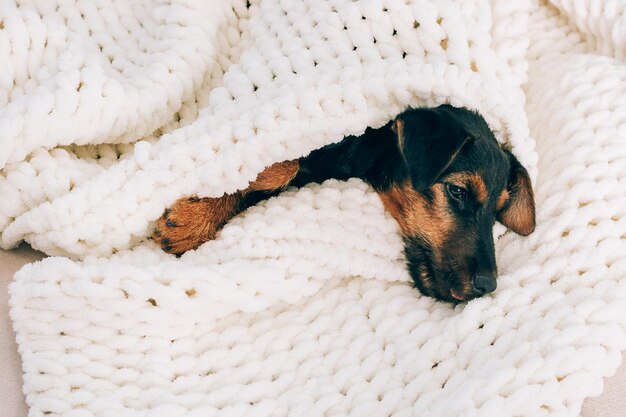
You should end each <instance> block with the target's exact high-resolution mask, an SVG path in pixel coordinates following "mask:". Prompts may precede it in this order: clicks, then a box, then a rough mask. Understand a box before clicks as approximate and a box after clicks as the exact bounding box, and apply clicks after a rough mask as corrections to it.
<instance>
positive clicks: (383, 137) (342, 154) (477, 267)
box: [153, 105, 535, 302]
mask: <svg viewBox="0 0 626 417" xmlns="http://www.w3.org/2000/svg"><path fill="white" fill-rule="evenodd" d="M330 178H335V179H339V180H345V179H348V178H361V179H362V180H364V181H365V182H367V183H368V184H370V185H371V186H372V188H374V190H376V192H377V193H378V195H379V196H380V198H381V200H382V202H383V205H384V206H385V209H386V210H387V211H388V212H389V213H390V214H391V216H393V218H394V219H395V220H396V221H397V222H398V224H399V225H400V229H401V230H402V235H403V238H404V244H405V255H406V259H407V263H408V267H409V271H410V274H411V277H412V278H413V280H414V281H415V284H416V286H417V288H419V290H420V291H421V292H422V293H423V294H425V295H428V296H432V297H435V298H437V299H439V300H443V301H451V302H459V301H464V300H469V299H472V298H475V297H479V296H481V295H484V294H487V293H489V292H491V291H493V290H494V289H495V288H496V275H497V268H496V259H495V251H494V241H493V226H494V223H495V221H496V220H498V221H499V222H500V223H502V224H504V225H505V226H506V227H508V228H509V229H511V230H512V231H514V232H516V233H518V234H520V235H524V236H526V235H528V234H530V233H532V231H533V230H534V228H535V205H534V198H533V190H532V187H531V183H530V179H529V177H528V173H527V172H526V169H524V167H522V166H521V165H520V163H519V162H518V160H517V159H516V158H515V157H514V156H513V154H511V153H510V152H509V151H508V150H505V149H503V148H501V147H500V146H499V144H498V142H497V141H496V139H495V138H494V136H493V133H492V132H491V130H490V129H489V127H488V126H487V123H486V122H485V120H484V119H483V118H482V117H481V116H480V115H478V114H477V113H475V112H473V111H470V110H467V109H463V108H456V107H452V106H449V105H443V106H439V107H437V108H421V109H410V110H407V111H405V112H404V113H402V114H400V115H399V116H398V117H397V118H396V119H395V120H393V121H391V122H389V123H388V124H387V125H385V126H383V127H381V128H379V129H370V128H368V129H367V130H366V131H365V133H364V134H363V135H362V136H359V137H354V136H349V137H347V138H345V139H344V140H343V141H342V142H340V143H337V144H333V145H329V146H326V147H323V148H321V149H319V150H316V151H313V152H312V153H311V154H309V155H308V156H307V157H304V158H301V159H299V160H294V161H286V162H281V163H278V164H274V165H272V166H270V167H269V168H267V169H266V170H265V171H263V172H262V173H260V174H259V176H258V177H257V178H256V180H255V181H254V182H252V183H251V184H250V186H249V187H248V188H247V189H246V190H243V191H240V192H238V193H235V194H230V195H225V196H223V197H221V198H197V197H191V198H186V199H181V200H178V201H177V202H176V203H175V204H174V205H173V206H172V208H171V209H169V210H166V212H165V214H164V215H163V217H162V218H161V219H159V221H158V226H157V229H156V230H155V232H154V235H153V238H154V239H155V240H156V241H157V242H158V243H159V244H161V246H162V247H163V250H165V251H166V252H169V253H174V254H181V253H183V252H185V251H187V250H190V249H194V248H196V247H198V246H199V245H200V244H202V243H203V242H206V241H207V240H210V239H213V238H215V236H216V233H217V231H218V230H219V229H220V228H221V227H222V226H223V225H224V224H225V223H226V222H227V221H228V220H229V219H231V218H232V217H233V216H234V215H236V214H237V213H239V212H241V211H242V210H244V209H245V208H247V207H249V206H251V205H253V204H255V203H257V202H258V201H260V200H263V199H265V198H268V197H270V196H272V195H275V194H277V193H279V192H280V191H281V190H283V189H284V188H286V187H287V186H289V185H291V186H296V187H301V186H303V185H306V184H308V183H311V182H317V183H320V182H323V181H325V180H327V179H330Z"/></svg>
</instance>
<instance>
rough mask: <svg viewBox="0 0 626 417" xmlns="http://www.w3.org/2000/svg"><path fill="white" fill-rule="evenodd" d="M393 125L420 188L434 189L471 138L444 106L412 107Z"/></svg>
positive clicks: (406, 161)
mask: <svg viewBox="0 0 626 417" xmlns="http://www.w3.org/2000/svg"><path fill="white" fill-rule="evenodd" d="M391 128H392V129H393V131H394V132H395V134H396V136H397V139H398V146H399V147H400V151H401V153H402V156H403V158H404V161H405V163H406V165H407V167H408V169H409V173H410V176H411V182H412V183H413V188H414V189H415V190H416V191H423V190H426V189H428V188H430V187H431V186H432V185H433V184H434V183H435V182H436V181H437V178H439V177H440V176H441V174H443V172H444V171H445V170H446V168H448V167H449V166H450V164H451V163H452V161H453V160H454V158H455V157H456V155H457V154H458V153H459V151H460V150H461V148H462V147H463V145H465V143H466V142H467V140H468V139H469V137H468V134H467V133H466V132H465V131H464V130H463V128H462V127H461V126H460V125H459V124H458V123H456V121H455V120H454V118H453V116H452V115H450V114H448V113H447V109H443V108H442V107H438V108H435V109H415V110H409V111H407V112H405V113H403V114H401V115H399V116H398V117H397V118H396V119H395V120H394V121H393V123H392V125H391Z"/></svg>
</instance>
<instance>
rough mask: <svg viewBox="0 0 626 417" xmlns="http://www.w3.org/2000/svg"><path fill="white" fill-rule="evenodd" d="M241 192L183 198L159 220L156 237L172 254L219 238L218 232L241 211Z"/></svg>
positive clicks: (154, 235) (164, 248) (154, 236)
mask: <svg viewBox="0 0 626 417" xmlns="http://www.w3.org/2000/svg"><path fill="white" fill-rule="evenodd" d="M240 201H241V194H240V193H235V194H226V195H224V196H222V197H220V198H200V199H198V198H181V199H179V200H177V201H176V202H175V203H174V205H173V206H172V207H171V208H170V209H169V210H167V211H166V213H165V214H164V215H163V216H162V217H161V218H160V219H159V220H158V221H157V228H156V230H155V232H154V234H153V236H152V238H153V239H154V240H155V241H156V242H157V243H158V244H160V245H161V247H162V248H163V250H165V251H166V252H170V253H183V252H186V251H188V250H192V249H196V248H197V247H198V246H200V245H201V244H203V243H204V242H206V241H209V240H212V239H215V236H216V235H217V232H218V231H219V230H220V229H221V228H222V226H224V224H225V223H226V222H228V221H229V220H230V219H231V218H232V217H233V216H235V215H236V214H237V213H238V212H239V209H238V206H239V202H240Z"/></svg>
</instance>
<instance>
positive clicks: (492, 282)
mask: <svg viewBox="0 0 626 417" xmlns="http://www.w3.org/2000/svg"><path fill="white" fill-rule="evenodd" d="M496 286H497V283H496V277H495V276H494V275H491V274H479V275H476V276H474V294H475V295H476V296H477V297H480V296H483V295H485V294H489V293H490V292H493V291H494V290H495V289H496Z"/></svg>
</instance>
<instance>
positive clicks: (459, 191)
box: [446, 182, 467, 201]
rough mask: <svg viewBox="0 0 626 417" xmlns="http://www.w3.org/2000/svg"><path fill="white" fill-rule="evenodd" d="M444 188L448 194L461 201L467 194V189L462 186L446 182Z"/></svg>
mask: <svg viewBox="0 0 626 417" xmlns="http://www.w3.org/2000/svg"><path fill="white" fill-rule="evenodd" d="M446 190H448V194H450V195H451V196H452V198H454V199H457V200H460V201H463V200H465V196H466V195H467V190H466V189H465V188H463V187H459V186H458V185H454V184H450V183H449V182H447V183H446Z"/></svg>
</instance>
